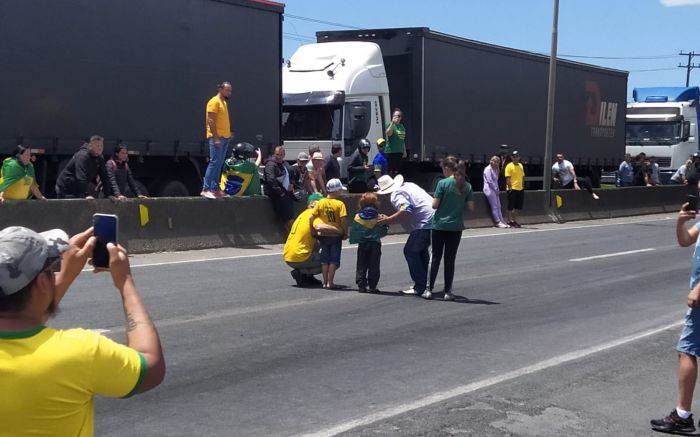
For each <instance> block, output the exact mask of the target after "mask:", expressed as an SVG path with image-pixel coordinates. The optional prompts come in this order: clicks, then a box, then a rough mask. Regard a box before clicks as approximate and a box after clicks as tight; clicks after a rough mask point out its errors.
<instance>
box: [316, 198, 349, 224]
mask: <svg viewBox="0 0 700 437" xmlns="http://www.w3.org/2000/svg"><path fill="white" fill-rule="evenodd" d="M312 211H313V214H314V215H315V216H316V217H318V218H320V219H321V221H322V222H323V223H325V224H327V225H331V226H335V227H336V228H337V229H343V226H342V223H341V221H340V219H341V218H343V217H347V216H348V212H347V210H346V209H345V204H344V203H343V201H342V200H338V199H331V198H328V197H326V198H323V199H321V200H319V201H318V202H316V206H315V207H314V209H313V210H312Z"/></svg>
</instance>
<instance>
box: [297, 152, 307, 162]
mask: <svg viewBox="0 0 700 437" xmlns="http://www.w3.org/2000/svg"><path fill="white" fill-rule="evenodd" d="M297 159H298V160H299V161H308V160H309V154H308V153H306V152H299V155H297Z"/></svg>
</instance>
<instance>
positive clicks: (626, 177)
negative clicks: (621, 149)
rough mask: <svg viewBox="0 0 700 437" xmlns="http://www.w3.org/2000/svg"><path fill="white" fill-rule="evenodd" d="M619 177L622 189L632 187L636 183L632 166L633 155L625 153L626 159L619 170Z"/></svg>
mask: <svg viewBox="0 0 700 437" xmlns="http://www.w3.org/2000/svg"><path fill="white" fill-rule="evenodd" d="M617 177H618V178H620V186H621V187H631V186H632V184H633V182H634V166H633V165H632V155H630V154H629V153H625V159H624V161H622V162H621V163H620V167H619V168H618V169H617Z"/></svg>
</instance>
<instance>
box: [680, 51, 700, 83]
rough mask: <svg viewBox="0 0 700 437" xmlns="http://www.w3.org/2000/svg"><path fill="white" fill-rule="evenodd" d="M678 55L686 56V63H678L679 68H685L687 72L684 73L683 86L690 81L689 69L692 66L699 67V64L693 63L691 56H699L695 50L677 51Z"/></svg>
mask: <svg viewBox="0 0 700 437" xmlns="http://www.w3.org/2000/svg"><path fill="white" fill-rule="evenodd" d="M678 55H679V56H687V57H688V63H687V64H685V65H682V64H681V63H678V67H679V68H686V69H687V70H688V72H687V73H686V74H685V86H688V84H689V83H690V71H691V70H692V69H693V68H700V64H693V58H694V57H695V56H699V54H697V53H695V52H688V53H683V52H682V51H681V52H680V53H678Z"/></svg>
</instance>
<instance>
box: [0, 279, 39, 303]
mask: <svg viewBox="0 0 700 437" xmlns="http://www.w3.org/2000/svg"><path fill="white" fill-rule="evenodd" d="M41 273H44V272H43V271H42V272H41ZM41 273H39V275H41ZM39 275H36V276H35V277H34V279H32V280H31V281H29V284H27V285H25V286H24V287H22V289H21V290H19V291H18V292H16V293H13V294H11V295H9V296H0V313H18V312H20V311H23V310H24V309H25V308H27V305H29V300H30V299H31V297H32V287H34V284H35V283H36V280H37V278H38V277H39Z"/></svg>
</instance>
